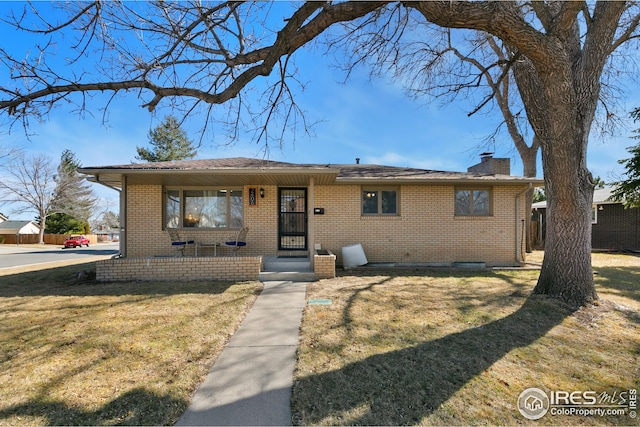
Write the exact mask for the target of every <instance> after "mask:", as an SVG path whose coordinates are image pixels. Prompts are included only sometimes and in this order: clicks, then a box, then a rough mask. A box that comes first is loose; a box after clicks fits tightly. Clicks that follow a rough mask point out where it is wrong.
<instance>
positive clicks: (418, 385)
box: [294, 296, 572, 425]
mask: <svg viewBox="0 0 640 427" xmlns="http://www.w3.org/2000/svg"><path fill="white" fill-rule="evenodd" d="M571 313H572V312H571V311H570V310H569V309H568V308H566V307H564V306H562V305H561V304H560V303H559V302H556V301H553V300H549V299H546V298H544V297H537V296H532V297H530V298H529V299H527V300H526V302H525V303H524V305H523V306H522V307H521V308H519V309H518V310H517V311H516V312H514V313H513V314H511V315H509V316H507V317H504V318H502V319H499V320H496V321H493V322H491V323H488V324H484V325H482V326H478V327H476V328H471V329H467V330H465V331H462V332H459V333H455V334H451V335H448V336H446V337H443V338H440V339H436V340H433V341H429V342H425V343H423V344H420V345H418V346H414V347H410V348H406V349H402V350H398V351H393V352H390V353H385V354H379V355H375V356H372V357H369V358H367V359H364V360H362V361H359V362H356V363H353V364H350V365H347V366H345V367H344V368H342V369H340V370H337V371H332V372H328V373H324V374H320V375H316V376H310V377H307V378H303V379H300V380H299V381H298V383H297V384H296V386H295V389H294V396H296V393H300V394H299V395H298V396H296V398H295V399H294V401H297V402H305V404H304V405H306V406H303V404H302V403H299V406H297V407H294V421H295V422H296V423H302V424H318V423H326V422H327V418H331V417H333V418H332V419H333V421H330V422H333V423H338V424H348V425H407V424H416V423H419V422H420V420H421V419H422V418H423V417H425V416H427V415H429V414H430V413H432V412H433V411H434V410H436V409H437V408H438V407H439V406H440V405H441V404H442V403H443V402H446V401H447V400H448V399H449V398H450V397H452V396H453V395H454V394H455V393H456V392H457V391H458V390H460V389H461V388H462V387H463V386H464V385H465V384H467V383H468V382H469V381H470V380H472V379H473V378H474V377H475V376H477V375H478V374H480V373H482V372H483V371H484V370H486V369H488V368H489V367H490V366H491V365H493V364H494V363H495V362H496V361H498V360H499V359H500V358H502V357H503V356H504V355H505V354H507V353H508V352H510V351H511V350H513V349H515V348H518V347H525V346H528V345H530V344H531V343H533V342H534V341H536V340H537V339H539V338H540V337H542V336H544V335H545V334H546V333H547V332H548V331H549V330H550V329H552V328H553V327H554V326H556V325H558V324H559V323H561V322H562V320H563V319H564V318H565V317H566V316H568V315H570V314H571ZM336 390H340V392H339V395H338V396H336ZM303 393H309V395H306V396H305V395H302V394H303ZM296 412H297V413H296Z"/></svg>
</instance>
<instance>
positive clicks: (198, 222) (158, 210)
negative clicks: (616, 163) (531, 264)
mask: <svg viewBox="0 0 640 427" xmlns="http://www.w3.org/2000/svg"><path fill="white" fill-rule="evenodd" d="M80 172H82V173H84V174H88V175H90V176H91V180H92V181H94V182H99V183H102V184H104V185H107V186H110V187H113V188H114V189H117V190H118V191H120V200H121V209H120V218H121V226H122V230H121V254H122V259H121V260H114V263H115V262H116V261H119V262H121V263H122V262H123V260H129V262H132V263H133V262H134V261H133V260H138V261H135V262H142V263H143V264H144V265H145V266H148V265H150V264H149V263H153V262H157V263H162V262H164V261H162V260H165V261H166V260H167V259H169V257H171V256H172V255H175V248H173V247H172V246H171V244H170V243H171V242H170V240H169V234H168V232H167V229H168V228H176V229H177V230H178V232H179V233H180V234H181V237H182V239H186V240H193V241H195V243H196V245H193V246H194V247H193V248H187V251H188V252H187V255H190V256H188V257H184V258H185V259H182V260H179V261H166V262H183V263H184V262H196V261H198V262H201V263H202V262H209V263H211V262H213V263H221V262H223V260H226V261H225V262H228V263H231V262H233V263H238V262H242V259H243V258H245V260H246V259H249V258H251V259H254V260H255V259H257V260H260V261H252V262H258V264H259V265H258V267H257V270H258V273H259V270H260V269H261V268H263V267H264V265H263V261H262V258H264V257H277V256H285V257H293V256H300V257H305V256H309V255H311V257H310V258H311V263H312V264H314V257H313V255H314V254H315V249H318V248H321V249H323V250H328V251H329V253H330V254H334V255H335V263H336V264H337V265H338V266H341V265H342V262H343V259H342V249H343V248H344V247H346V246H350V245H361V247H362V249H363V251H364V253H365V254H366V258H367V260H368V262H370V263H383V262H384V263H387V262H392V263H400V264H421V265H451V264H453V263H456V262H482V263H485V264H486V265H489V266H503V265H518V264H520V263H521V262H522V261H523V256H524V251H523V245H524V242H523V237H524V220H525V218H526V215H528V214H529V213H528V212H527V211H526V206H525V203H524V198H523V195H524V192H525V191H526V190H527V189H529V188H531V187H532V186H540V185H542V181H541V180H540V179H536V178H524V177H518V176H512V175H510V174H509V159H498V158H493V157H491V156H485V157H483V159H482V162H481V163H480V164H478V165H475V166H473V167H471V168H469V170H468V171H467V172H443V171H433V170H423V169H414V168H404V167H395V166H381V165H367V164H360V162H359V161H356V163H354V164H293V163H284V162H277V161H269V160H259V159H249V158H227V159H214V160H189V161H172V162H158V163H146V164H128V165H119V166H105V167H88V168H82V169H80ZM241 227H248V228H249V232H248V236H247V243H248V244H247V246H246V247H243V248H242V249H241V250H240V251H239V254H240V255H241V256H240V257H230V256H229V255H230V252H229V250H228V249H227V248H225V247H224V246H222V247H216V248H215V251H216V252H217V253H216V257H212V256H211V244H212V243H216V242H223V241H225V240H228V239H229V237H230V235H233V234H234V233H235V232H236V231H237V230H238V229H239V228H241ZM198 243H205V244H206V243H208V244H209V247H208V248H206V247H202V246H201V247H200V253H199V256H198V257H195V256H193V255H195V252H196V249H197V246H198ZM205 249H207V250H209V252H208V253H207V256H205V257H203V255H205ZM186 258H190V259H191V260H190V261H187V260H186ZM200 258H203V259H200ZM214 258H215V259H214ZM140 260H146V261H140ZM205 260H206V261H205ZM318 261H320V259H318V258H315V262H318ZM131 268H132V269H134V270H135V269H136V268H138V267H131ZM197 268H198V269H200V270H201V269H203V268H204V267H203V266H202V265H199V266H198V267H197ZM331 268H332V269H333V264H332V266H331ZM250 270H251V273H250V274H249V275H254V274H257V273H256V268H254V267H251V268H250ZM216 272H217V270H216ZM316 272H317V269H316ZM212 274H214V273H212ZM215 274H217V273H215ZM331 274H333V272H332V273H331ZM326 275H327V274H325V273H323V274H321V275H320V276H326ZM329 275H330V274H329ZM107 279H109V276H105V280H107Z"/></svg>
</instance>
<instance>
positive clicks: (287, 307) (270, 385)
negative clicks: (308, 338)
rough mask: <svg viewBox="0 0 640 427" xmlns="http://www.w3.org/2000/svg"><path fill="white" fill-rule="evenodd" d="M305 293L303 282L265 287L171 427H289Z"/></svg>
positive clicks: (272, 283)
mask: <svg viewBox="0 0 640 427" xmlns="http://www.w3.org/2000/svg"><path fill="white" fill-rule="evenodd" d="M305 292H306V283H304V282H275V281H274V282H265V284H264V289H263V291H262V293H261V294H260V295H259V296H258V298H257V300H256V302H255V303H254V305H253V307H252V308H251V310H250V311H249V313H248V314H247V317H246V318H245V319H244V321H243V322H242V324H241V325H240V328H239V329H238V331H237V332H236V333H235V335H234V336H233V337H232V338H231V340H230V341H229V344H227V346H226V347H225V349H224V350H223V351H222V353H221V354H220V356H219V357H218V360H216V362H215V364H214V365H213V367H212V368H211V371H209V374H208V375H207V377H206V379H205V380H204V382H203V383H202V385H200V388H199V389H198V390H197V391H196V393H195V394H194V396H193V399H192V401H191V404H190V405H189V407H188V408H187V410H186V412H185V413H184V414H183V415H182V417H181V418H180V419H179V420H178V422H177V423H176V425H178V426H210V425H236V426H238V425H253V426H266V425H279V426H286V425H291V409H290V403H291V388H292V387H293V370H294V367H295V362H296V350H297V347H298V335H299V330H300V322H301V320H302V309H303V308H304V305H305Z"/></svg>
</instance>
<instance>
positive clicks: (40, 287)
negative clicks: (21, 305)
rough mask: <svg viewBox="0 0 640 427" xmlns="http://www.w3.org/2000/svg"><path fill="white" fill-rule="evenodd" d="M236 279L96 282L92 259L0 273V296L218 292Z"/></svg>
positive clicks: (223, 290)
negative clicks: (31, 269) (35, 269)
mask: <svg viewBox="0 0 640 427" xmlns="http://www.w3.org/2000/svg"><path fill="white" fill-rule="evenodd" d="M234 283H236V282H229V281H216V280H211V281H184V282H179V281H166V282H164V281H153V282H97V281H96V280H95V263H86V264H80V265H70V266H65V267H56V268H47V269H42V270H37V271H29V272H25V273H16V274H8V275H5V276H0V298H10V297H27V296H123V295H179V294H194V293H196V294H221V293H223V292H225V291H226V290H227V289H228V288H229V287H230V286H231V285H233V284H234Z"/></svg>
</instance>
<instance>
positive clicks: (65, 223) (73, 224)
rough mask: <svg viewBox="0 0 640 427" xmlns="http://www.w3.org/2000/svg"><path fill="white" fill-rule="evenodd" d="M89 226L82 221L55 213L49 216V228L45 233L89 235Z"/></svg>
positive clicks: (47, 227)
mask: <svg viewBox="0 0 640 427" xmlns="http://www.w3.org/2000/svg"><path fill="white" fill-rule="evenodd" d="M88 228H89V229H90V227H88V224H87V222H86V221H82V220H79V219H76V218H74V217H72V216H71V215H69V214H66V213H55V214H52V215H49V217H48V218H47V226H46V228H45V233H50V234H72V233H82V234H89V233H88V232H87V229H88Z"/></svg>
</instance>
